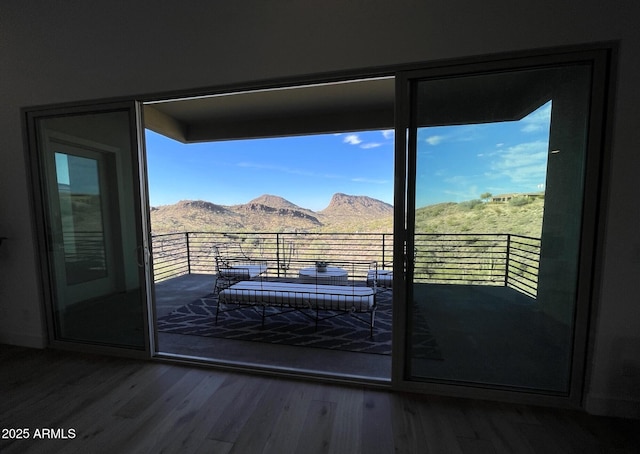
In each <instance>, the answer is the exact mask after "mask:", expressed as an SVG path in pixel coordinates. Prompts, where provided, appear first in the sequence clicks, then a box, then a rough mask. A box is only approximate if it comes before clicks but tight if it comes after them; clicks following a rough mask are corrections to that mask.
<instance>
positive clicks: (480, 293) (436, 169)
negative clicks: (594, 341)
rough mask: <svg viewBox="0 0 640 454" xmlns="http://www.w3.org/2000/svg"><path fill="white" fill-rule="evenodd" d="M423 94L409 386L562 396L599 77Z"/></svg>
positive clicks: (552, 75)
mask: <svg viewBox="0 0 640 454" xmlns="http://www.w3.org/2000/svg"><path fill="white" fill-rule="evenodd" d="M415 87H416V88H415V96H416V98H415V102H416V110H415V112H416V115H415V118H414V121H415V124H416V126H417V134H416V136H415V137H416V138H415V147H416V152H417V157H416V168H415V206H414V207H413V208H414V212H413V219H412V220H411V224H412V225H413V231H414V235H413V248H414V251H413V252H414V262H413V263H414V267H413V270H412V276H413V280H412V284H411V288H410V289H409V294H410V295H412V303H413V304H412V305H411V307H410V308H409V311H410V314H411V317H410V319H411V326H410V328H411V331H412V334H411V347H410V352H409V355H410V371H411V376H412V377H413V378H414V379H428V380H433V379H435V380H445V381H459V382H471V383H479V384H483V385H491V386H498V387H500V386H505V387H510V388H511V387H516V388H527V389H537V390H544V391H549V392H557V393H565V392H567V391H568V385H569V371H570V366H571V363H570V359H571V353H572V339H573V328H574V327H573V314H574V310H575V296H576V295H575V291H576V282H577V263H578V250H579V240H580V219H581V207H582V195H583V179H584V162H585V157H586V131H587V115H588V104H589V90H590V67H588V66H586V65H582V66H575V67H563V68H548V69H540V70H526V71H519V72H508V73H507V72H505V73H497V74H484V75H477V76H465V77H457V78H448V79H440V80H422V81H419V82H417V83H416V85H415Z"/></svg>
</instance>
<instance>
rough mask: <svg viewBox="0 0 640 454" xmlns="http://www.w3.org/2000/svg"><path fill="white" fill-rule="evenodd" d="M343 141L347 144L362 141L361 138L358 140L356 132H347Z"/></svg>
mask: <svg viewBox="0 0 640 454" xmlns="http://www.w3.org/2000/svg"><path fill="white" fill-rule="evenodd" d="M343 142H344V143H348V144H349V145H358V144H360V143H362V140H360V137H358V135H357V134H349V135H348V136H347V137H345V138H344V140H343Z"/></svg>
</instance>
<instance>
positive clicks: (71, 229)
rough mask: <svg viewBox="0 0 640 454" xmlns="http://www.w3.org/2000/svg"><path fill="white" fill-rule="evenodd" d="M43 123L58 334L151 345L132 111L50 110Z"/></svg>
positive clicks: (40, 145) (39, 122)
mask: <svg viewBox="0 0 640 454" xmlns="http://www.w3.org/2000/svg"><path fill="white" fill-rule="evenodd" d="M36 128H37V131H38V158H39V162H40V172H41V179H42V182H41V183H42V188H43V207H44V208H45V210H44V211H45V212H44V218H45V219H44V226H45V229H46V240H47V252H48V260H47V262H48V265H49V266H48V272H49V276H50V288H51V292H52V295H51V312H52V318H53V322H52V325H53V329H54V337H55V339H56V340H63V341H72V342H83V343H94V344H103V345H108V346H117V347H127V348H134V349H144V348H145V346H146V345H147V334H146V332H147V329H146V328H145V315H144V314H145V311H146V295H147V292H146V287H145V277H144V276H145V269H144V266H143V265H144V260H145V257H144V254H143V253H142V250H143V248H142V247H141V245H142V244H143V237H142V229H141V227H140V225H141V221H140V219H141V216H140V212H141V211H140V208H139V202H136V201H137V200H139V187H140V185H139V184H138V181H139V180H138V173H137V171H136V170H135V169H137V168H138V164H137V149H135V147H134V145H133V144H135V141H133V140H132V135H131V133H130V129H131V112H130V110H129V109H126V110H121V111H115V112H108V113H92V114H84V115H66V116H51V117H43V118H38V119H37V120H36ZM134 137H135V136H134Z"/></svg>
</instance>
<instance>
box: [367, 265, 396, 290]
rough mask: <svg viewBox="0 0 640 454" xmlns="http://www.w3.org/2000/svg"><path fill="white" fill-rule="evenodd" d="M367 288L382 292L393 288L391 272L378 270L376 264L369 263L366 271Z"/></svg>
mask: <svg viewBox="0 0 640 454" xmlns="http://www.w3.org/2000/svg"><path fill="white" fill-rule="evenodd" d="M367 286H369V287H375V288H378V289H380V290H381V291H382V290H390V289H392V288H393V270H385V269H380V268H378V262H371V264H370V265H369V271H367Z"/></svg>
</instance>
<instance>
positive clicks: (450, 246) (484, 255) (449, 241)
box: [414, 234, 508, 285]
mask: <svg viewBox="0 0 640 454" xmlns="http://www.w3.org/2000/svg"><path fill="white" fill-rule="evenodd" d="M507 238H508V235H492V234H486V235H479V234H419V235H415V250H414V281H415V282H430V283H458V284H482V285H505V273H506V258H507V256H508V243H507Z"/></svg>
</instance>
